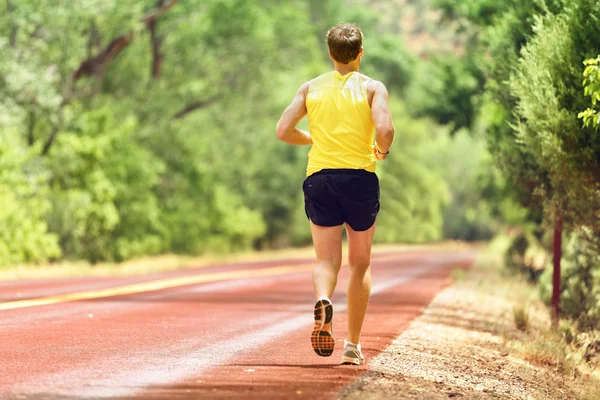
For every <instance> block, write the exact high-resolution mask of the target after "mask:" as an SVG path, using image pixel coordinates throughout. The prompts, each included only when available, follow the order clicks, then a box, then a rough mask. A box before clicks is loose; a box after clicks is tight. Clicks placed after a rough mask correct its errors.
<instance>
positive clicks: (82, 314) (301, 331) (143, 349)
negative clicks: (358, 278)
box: [0, 249, 476, 399]
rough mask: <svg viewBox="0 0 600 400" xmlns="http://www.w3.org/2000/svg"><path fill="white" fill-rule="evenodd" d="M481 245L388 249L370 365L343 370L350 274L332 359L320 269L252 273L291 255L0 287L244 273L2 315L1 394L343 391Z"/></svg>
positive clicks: (6, 296)
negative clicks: (317, 290) (314, 274)
mask: <svg viewBox="0 0 600 400" xmlns="http://www.w3.org/2000/svg"><path fill="white" fill-rule="evenodd" d="M475 256H476V253H475V252H474V251H472V250H451V249H438V250H431V251H427V252H423V251H419V252H417V251H409V252H401V253H399V252H396V253H393V252H379V253H375V254H374V256H373V262H372V264H373V267H372V270H373V294H372V298H371V303H370V305H369V310H368V312H367V317H366V321H365V327H364V329H363V335H362V338H361V343H362V347H363V352H364V353H365V356H366V358H367V363H366V364H365V365H363V366H360V367H356V366H341V365H338V364H339V361H340V357H341V348H342V346H343V340H344V337H345V334H346V326H345V325H346V313H345V296H344V294H343V291H344V290H343V289H344V288H345V286H346V282H347V271H346V268H344V269H343V271H342V273H341V275H340V279H339V281H338V289H337V291H336V294H335V295H334V298H333V302H334V336H335V338H336V342H337V346H336V349H335V351H334V354H333V356H332V357H319V356H317V355H316V354H315V353H314V352H313V350H312V347H311V345H310V333H311V330H312V322H313V321H312V314H313V309H312V308H313V304H314V299H313V294H312V285H311V282H310V271H307V270H306V269H305V270H300V271H297V272H291V273H288V274H284V275H278V276H266V277H264V276H263V277H244V274H245V273H246V272H247V271H251V270H255V269H259V268H271V267H277V266H279V265H299V266H304V267H306V266H307V265H311V264H312V261H311V260H306V259H302V260H282V261H280V262H263V263H260V262H253V263H238V264H228V265H220V266H212V267H207V268H201V269H196V270H185V271H179V272H175V273H173V272H171V273H165V274H157V275H153V276H146V277H129V278H102V279H98V278H88V279H77V280H69V279H58V280H52V281H45V282H41V281H39V282H38V281H23V282H18V281H17V282H10V283H0V299H1V300H0V301H1V302H7V301H14V300H21V299H23V298H36V297H41V296H49V295H56V294H62V293H70V292H74V291H83V290H89V289H97V288H107V287H115V286H122V285H126V284H131V283H136V282H145V281H152V280H158V279H164V278H170V277H174V276H189V275H194V276H195V275H199V274H214V273H215V272H221V271H239V272H240V274H239V276H238V277H236V278H234V279H229V280H225V281H216V282H210V283H202V284H194V285H185V286H180V287H175V288H170V289H165V290H159V291H152V292H144V293H137V294H131V295H121V296H114V297H105V298H98V299H91V300H85V301H77V302H67V303H58V304H52V305H44V306H35V307H26V308H19V309H14V310H4V311H0V398H1V399H98V398H100V399H116V398H118V399H135V398H144V399H230V398H231V399H265V398H273V399H275V398H281V399H290V398H298V399H302V398H306V399H312V398H316V397H317V396H319V398H320V399H328V398H329V399H333V398H336V396H337V394H338V392H339V391H340V390H341V389H342V388H343V387H344V386H346V385H348V384H350V383H351V382H352V381H354V380H355V379H356V378H358V377H359V376H360V375H362V374H363V373H364V372H365V371H366V370H368V368H369V364H368V362H369V360H370V359H372V358H373V357H374V356H375V355H377V353H379V352H380V351H382V350H383V349H385V347H386V346H388V345H389V344H390V343H391V341H392V340H394V339H395V338H396V337H397V336H398V335H399V334H400V333H401V332H402V331H403V330H404V329H405V328H406V326H407V325H408V324H409V323H410V321H411V320H413V319H414V318H415V317H416V316H417V315H419V314H420V312H421V311H422V310H423V308H424V307H425V306H426V305H427V304H428V303H429V302H430V301H431V299H432V298H433V297H434V296H435V294H436V293H437V292H438V291H439V290H440V289H441V288H443V287H444V286H445V285H446V284H447V282H448V281H449V279H448V277H449V273H450V271H451V270H452V269H455V268H457V267H460V268H466V267H468V266H469V265H470V264H471V263H472V261H473V260H474V258H475Z"/></svg>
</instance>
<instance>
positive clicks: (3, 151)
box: [0, 130, 61, 266]
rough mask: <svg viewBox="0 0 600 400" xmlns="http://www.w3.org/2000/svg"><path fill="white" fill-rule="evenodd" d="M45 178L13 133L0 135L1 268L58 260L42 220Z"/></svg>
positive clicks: (54, 239) (47, 204)
mask: <svg viewBox="0 0 600 400" xmlns="http://www.w3.org/2000/svg"><path fill="white" fill-rule="evenodd" d="M47 194H48V185H47V176H46V174H45V172H44V170H43V168H41V166H40V165H39V163H38V162H36V160H35V158H34V157H32V154H31V152H30V151H28V149H27V148H26V147H25V146H23V144H22V143H20V140H19V138H18V136H17V135H16V134H15V132H14V131H12V130H5V131H4V132H3V133H2V135H0V226H2V229H1V230H0V266H3V265H8V264H18V263H34V262H42V261H48V260H53V259H57V258H58V257H60V255H61V251H60V248H59V247H58V241H57V237H56V235H55V234H53V233H50V232H48V227H47V224H46V221H45V217H46V215H47V213H48V210H49V209H50V202H49V201H48V200H47V198H46V197H45V196H46V195H47Z"/></svg>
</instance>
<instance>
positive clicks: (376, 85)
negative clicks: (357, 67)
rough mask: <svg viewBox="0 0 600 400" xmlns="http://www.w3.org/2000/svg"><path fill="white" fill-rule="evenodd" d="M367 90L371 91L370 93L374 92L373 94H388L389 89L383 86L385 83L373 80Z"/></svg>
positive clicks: (368, 84)
mask: <svg viewBox="0 0 600 400" xmlns="http://www.w3.org/2000/svg"><path fill="white" fill-rule="evenodd" d="M367 88H368V89H369V91H373V92H379V91H382V92H383V91H385V92H387V88H386V87H385V85H384V84H383V82H380V81H378V80H375V79H371V80H370V81H369V82H368V83H367Z"/></svg>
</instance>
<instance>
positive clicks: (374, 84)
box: [367, 79, 388, 105]
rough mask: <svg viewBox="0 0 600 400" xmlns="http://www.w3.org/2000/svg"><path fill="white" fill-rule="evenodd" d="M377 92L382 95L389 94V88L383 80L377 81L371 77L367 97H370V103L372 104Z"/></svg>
mask: <svg viewBox="0 0 600 400" xmlns="http://www.w3.org/2000/svg"><path fill="white" fill-rule="evenodd" d="M375 94H377V95H378V96H380V95H383V96H387V94H388V92H387V88H386V87H385V85H384V84H383V83H382V82H380V81H377V80H375V79H371V80H370V81H369V82H368V83H367V97H368V99H369V105H372V102H373V98H374V97H375Z"/></svg>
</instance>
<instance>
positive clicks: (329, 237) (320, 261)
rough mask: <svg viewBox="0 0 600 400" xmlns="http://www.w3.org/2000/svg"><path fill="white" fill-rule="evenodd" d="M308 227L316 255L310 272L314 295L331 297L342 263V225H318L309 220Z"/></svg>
mask: <svg viewBox="0 0 600 400" xmlns="http://www.w3.org/2000/svg"><path fill="white" fill-rule="evenodd" d="M310 229H311V231H312V237H313V244H314V246H315V253H316V255H317V266H316V267H315V269H314V270H313V274H312V280H313V288H314V290H315V296H316V298H317V299H320V298H322V297H327V298H328V299H331V296H332V295H333V290H334V289H335V285H336V284H337V276H338V273H339V272H340V267H341V265H342V225H339V226H318V225H315V224H313V223H312V221H311V223H310Z"/></svg>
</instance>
